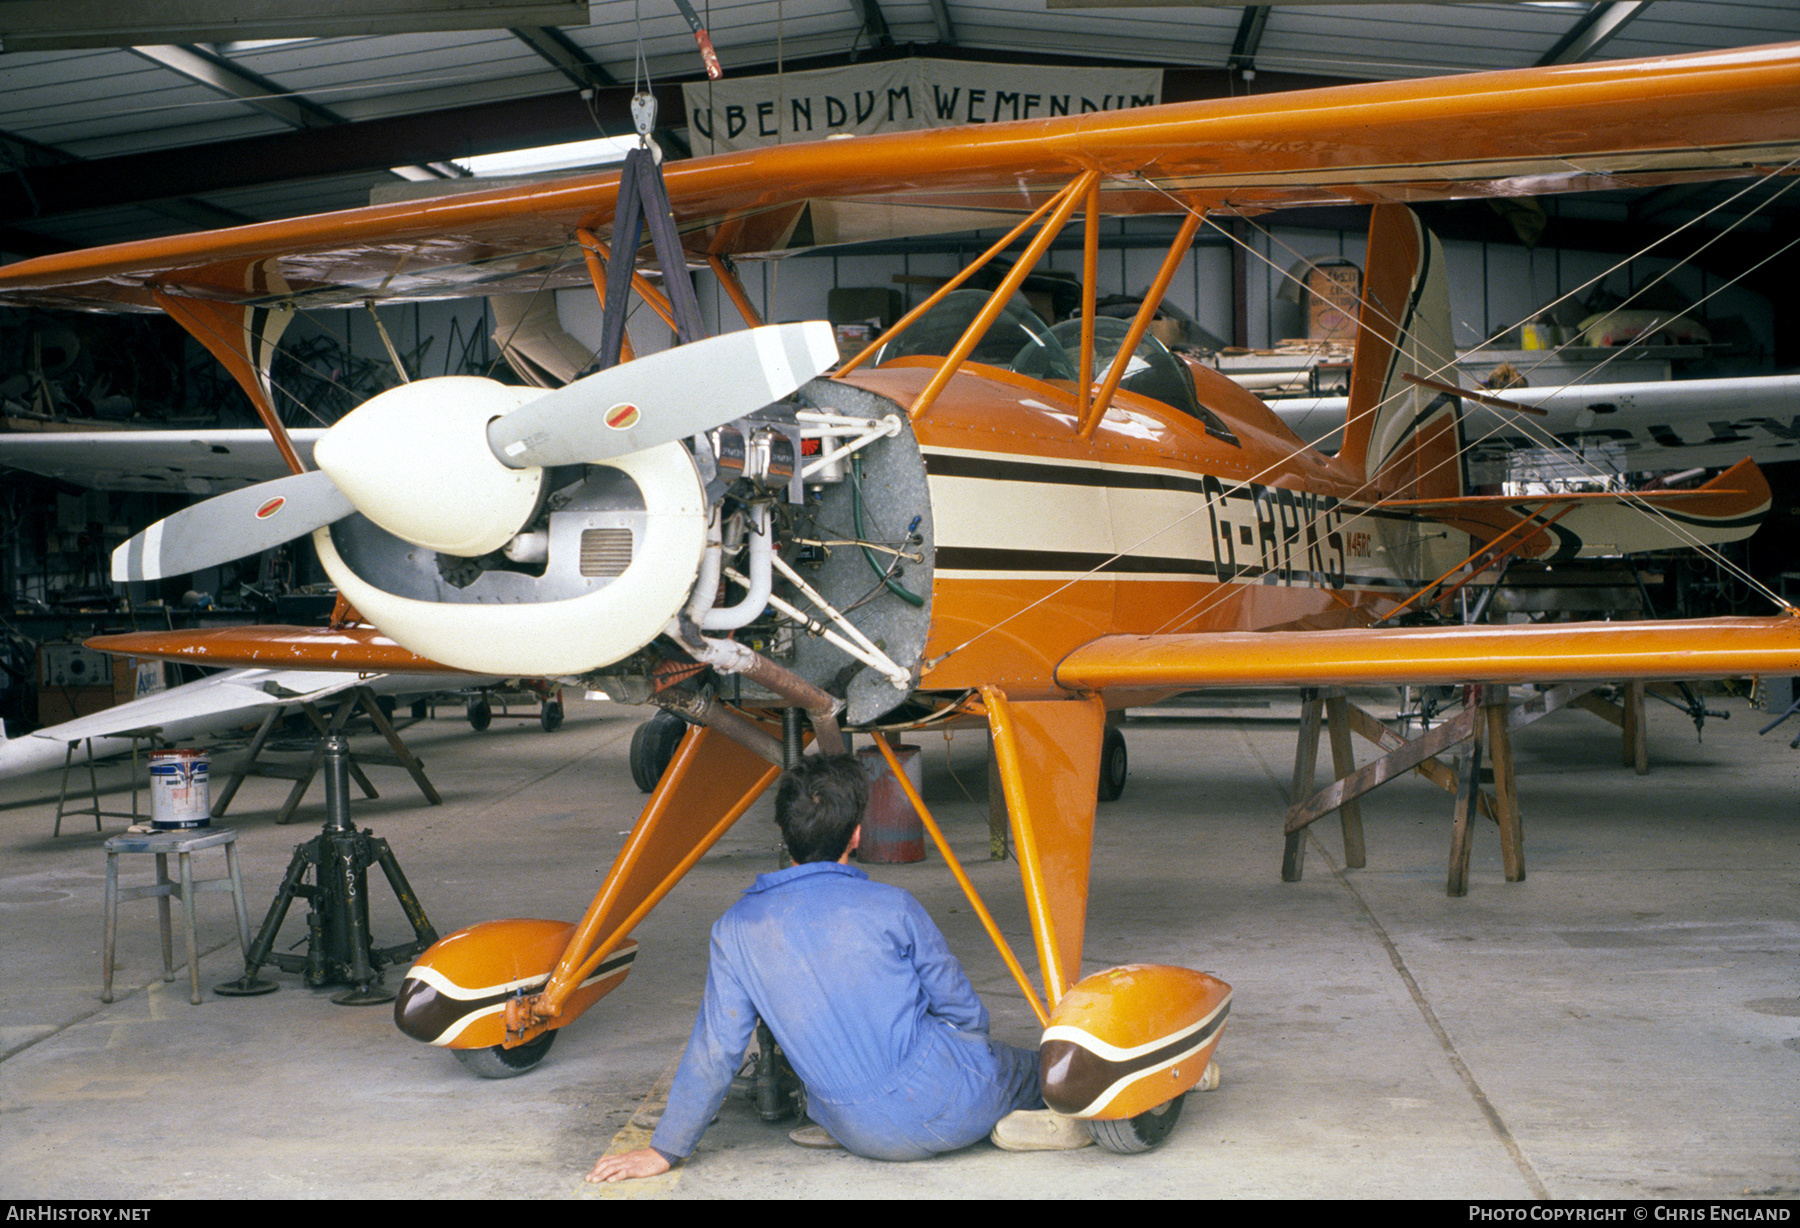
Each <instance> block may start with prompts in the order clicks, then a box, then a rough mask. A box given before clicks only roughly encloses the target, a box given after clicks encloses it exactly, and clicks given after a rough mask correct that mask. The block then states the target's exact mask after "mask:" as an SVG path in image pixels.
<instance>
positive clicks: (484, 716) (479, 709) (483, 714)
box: [457, 699, 494, 1053]
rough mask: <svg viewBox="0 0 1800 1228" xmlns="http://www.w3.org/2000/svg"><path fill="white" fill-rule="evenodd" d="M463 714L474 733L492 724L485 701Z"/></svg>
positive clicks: (491, 711) (473, 703)
mask: <svg viewBox="0 0 1800 1228" xmlns="http://www.w3.org/2000/svg"><path fill="white" fill-rule="evenodd" d="M464 712H465V715H467V716H468V718H469V728H471V729H473V730H474V731H475V732H476V733H480V732H481V731H482V730H484V729H486V728H487V727H488V726H489V725H491V724H493V723H494V708H493V705H491V704H489V703H488V701H487V700H486V699H471V700H470V701H469V706H468V707H467V708H466V709H465V710H464ZM457 1052H459V1053H460V1052H462V1050H460V1049H459V1050H457Z"/></svg>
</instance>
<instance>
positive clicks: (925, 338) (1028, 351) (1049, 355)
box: [874, 290, 1236, 443]
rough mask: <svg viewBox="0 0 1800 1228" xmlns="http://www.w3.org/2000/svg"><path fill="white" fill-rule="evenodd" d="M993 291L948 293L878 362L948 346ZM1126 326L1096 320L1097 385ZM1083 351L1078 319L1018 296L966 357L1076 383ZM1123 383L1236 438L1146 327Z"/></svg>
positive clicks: (1183, 368) (1091, 375) (1103, 318)
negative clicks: (1043, 313) (1051, 317)
mask: <svg viewBox="0 0 1800 1228" xmlns="http://www.w3.org/2000/svg"><path fill="white" fill-rule="evenodd" d="M988 298H989V296H988V293H987V292H986V291H983V290H957V291H954V292H952V293H950V294H948V295H945V296H944V300H943V302H941V303H939V304H938V305H937V306H935V307H933V308H932V309H931V310H930V311H928V312H926V313H925V314H924V315H923V316H921V317H920V318H919V319H917V320H915V321H913V323H912V325H911V326H910V327H909V328H907V329H906V331H904V332H902V333H901V334H900V335H899V336H898V337H896V338H894V339H893V340H892V341H889V342H887V343H885V344H884V345H883V346H882V347H881V348H880V349H879V350H877V351H876V352H875V360H874V361H875V365H877V366H879V365H880V364H882V363H884V362H890V361H892V360H893V359H896V358H902V357H905V356H907V355H912V354H924V355H931V356H934V357H941V356H943V355H946V354H948V353H949V352H950V351H951V350H952V349H954V348H955V346H956V343H957V341H958V339H959V338H961V337H962V335H963V333H964V332H965V331H966V330H967V329H968V327H969V324H970V323H971V322H972V321H973V320H974V319H975V317H976V315H977V314H978V313H979V312H980V311H981V310H982V308H984V307H986V306H987V304H988ZM1129 331H1130V327H1129V326H1128V325H1127V324H1126V322H1125V321H1124V320H1119V319H1115V318H1113V317H1110V316H1100V317H1097V318H1096V319H1095V320H1094V369H1093V371H1092V372H1090V373H1089V379H1090V381H1091V382H1092V383H1093V384H1095V385H1098V384H1099V383H1100V382H1101V381H1102V380H1104V379H1105V378H1106V372H1107V370H1108V369H1109V368H1110V367H1111V366H1112V363H1113V358H1114V357H1115V356H1116V355H1117V354H1118V352H1119V349H1120V347H1121V346H1123V345H1124V343H1125V337H1126V334H1127V333H1128V332H1129ZM1080 353H1081V321H1080V320H1064V321H1063V322H1062V323H1061V324H1058V325H1056V326H1055V327H1054V328H1051V327H1048V326H1046V325H1045V324H1044V322H1043V321H1042V320H1041V319H1039V318H1038V316H1037V314H1036V313H1035V312H1033V311H1032V310H1031V309H1030V308H1029V307H1026V306H1024V305H1023V303H1022V302H1021V301H1020V300H1014V302H1012V303H1009V304H1007V305H1006V306H1005V307H1003V308H1001V309H1000V314H999V315H998V316H997V317H995V319H994V322H993V324H991V325H990V326H989V327H988V330H987V333H986V334H985V335H984V336H983V337H982V339H981V341H980V342H979V343H978V344H977V345H976V346H975V350H974V352H973V353H972V354H970V355H969V357H970V359H971V360H972V361H974V362H980V363H986V364H987V365H988V366H990V367H1000V368H1002V369H1004V370H1007V371H1013V372H1017V373H1018V374H1020V375H1026V376H1030V377H1031V378H1033V379H1041V380H1066V381H1068V382H1070V383H1073V382H1074V381H1075V380H1076V379H1077V378H1078V377H1077V375H1076V367H1077V361H1078V360H1077V357H1076V356H1077V355H1079V354H1080ZM1119 386H1120V387H1121V388H1124V389H1126V390H1128V391H1130V392H1134V393H1136V394H1138V395H1139V396H1144V397H1149V398H1150V399H1152V400H1155V401H1161V402H1162V403H1163V404H1164V405H1167V406H1169V407H1170V408H1171V409H1176V410H1180V411H1181V412H1182V413H1184V414H1187V415H1189V416H1191V417H1193V418H1197V419H1198V420H1199V421H1200V422H1201V424H1202V425H1204V426H1205V427H1206V429H1207V431H1208V432H1209V433H1211V434H1213V435H1215V436H1217V437H1218V438H1220V439H1223V440H1226V441H1227V442H1231V443H1235V442H1236V439H1235V438H1234V437H1233V436H1232V434H1231V432H1230V430H1228V429H1227V428H1226V426H1225V423H1224V422H1223V421H1222V420H1221V419H1220V418H1219V417H1218V416H1217V415H1216V414H1214V413H1213V412H1212V411H1211V410H1209V409H1207V408H1206V407H1205V406H1204V405H1202V404H1200V400H1199V398H1198V397H1197V396H1195V394H1194V380H1193V376H1192V375H1190V374H1189V372H1188V370H1187V367H1186V366H1185V365H1183V363H1182V362H1181V360H1180V359H1178V358H1176V357H1175V355H1173V354H1171V353H1170V352H1169V350H1168V347H1167V346H1165V345H1163V343H1162V342H1160V341H1158V340H1157V339H1156V338H1155V337H1153V336H1151V335H1150V334H1148V333H1145V334H1144V336H1143V337H1142V338H1140V339H1139V341H1138V343H1137V346H1136V347H1135V348H1134V349H1133V350H1132V354H1131V362H1130V366H1129V367H1128V368H1127V370H1126V373H1125V378H1124V379H1123V380H1122V381H1120V384H1119Z"/></svg>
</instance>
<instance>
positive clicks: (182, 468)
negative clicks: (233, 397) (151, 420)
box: [0, 427, 325, 495]
mask: <svg viewBox="0 0 1800 1228" xmlns="http://www.w3.org/2000/svg"><path fill="white" fill-rule="evenodd" d="M324 433H325V432H324V430H323V429H322V428H316V427H308V428H306V429H305V430H297V431H290V432H288V435H289V438H291V439H292V440H293V441H294V446H295V447H296V448H297V449H299V452H300V455H301V456H303V457H308V458H310V457H311V456H312V446H313V444H315V443H317V442H318V440H319V436H321V435H323V434H324ZM0 466H5V467H9V468H13V469H23V470H24V471H25V472H27V473H41V474H43V475H44V476H45V477H51V478H60V479H61V480H63V481H65V482H73V483H74V484H75V485H77V486H87V487H91V488H92V489H95V490H139V491H150V492H171V491H172V492H175V493H178V494H190V495H218V494H223V493H225V492H226V491H228V490H236V489H238V488H239V487H241V486H249V485H251V484H252V483H255V482H263V481H267V480H268V479H270V478H278V477H283V476H285V475H286V474H287V472H288V468H287V466H286V465H285V464H283V463H282V459H281V452H280V449H279V448H277V446H276V444H275V441H274V439H272V438H270V436H269V432H267V431H265V430H263V429H262V428H261V427H253V428H250V429H248V430H222V431H184V430H172V431H16V432H13V431H9V432H6V433H5V434H0Z"/></svg>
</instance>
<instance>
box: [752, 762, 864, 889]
mask: <svg viewBox="0 0 1800 1228" xmlns="http://www.w3.org/2000/svg"><path fill="white" fill-rule="evenodd" d="M868 804H869V776H868V773H867V772H865V771H863V766H862V764H860V763H858V762H857V761H856V758H855V756H853V755H831V756H823V755H815V756H809V757H808V758H805V759H802V760H801V761H800V762H799V763H798V764H796V765H795V766H794V767H792V768H789V769H788V770H787V771H785V772H783V773H782V774H781V779H780V780H779V781H777V782H776V785H775V821H776V822H777V823H779V824H780V825H781V838H782V840H783V841H784V842H785V843H786V844H787V849H788V856H790V857H792V858H793V859H794V861H795V863H796V864H798V863H801V862H808V861H836V860H837V859H838V858H839V857H842V856H843V855H844V850H845V849H846V848H849V847H850V835H851V833H852V832H854V831H855V830H856V827H857V824H859V823H861V822H862V817H863V808H864V807H865V806H867V805H868Z"/></svg>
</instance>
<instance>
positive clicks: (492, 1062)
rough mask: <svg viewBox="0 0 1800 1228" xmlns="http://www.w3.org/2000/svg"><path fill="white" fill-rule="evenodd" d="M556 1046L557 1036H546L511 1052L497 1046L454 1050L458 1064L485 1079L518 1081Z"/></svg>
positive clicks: (516, 1046) (548, 1034) (512, 1049)
mask: <svg viewBox="0 0 1800 1228" xmlns="http://www.w3.org/2000/svg"><path fill="white" fill-rule="evenodd" d="M555 1043H556V1033H555V1032H545V1033H544V1034H543V1035H542V1036H540V1037H538V1038H537V1039H536V1040H528V1041H526V1042H525V1043H524V1044H522V1045H515V1046H514V1047H512V1048H511V1049H508V1048H506V1047H505V1046H504V1045H493V1046H491V1047H489V1048H486V1049H453V1050H451V1052H453V1053H455V1054H456V1060H457V1061H459V1062H461V1063H462V1064H463V1065H464V1066H466V1067H468V1069H469V1070H471V1071H473V1072H474V1073H475V1074H477V1075H479V1076H480V1077H481V1078H483V1079H516V1078H518V1077H519V1076H520V1075H522V1074H524V1073H525V1072H526V1071H527V1070H530V1069H531V1068H532V1067H533V1066H536V1065H537V1064H538V1063H539V1062H541V1061H543V1060H544V1055H545V1054H546V1053H548V1052H550V1046H551V1045H553V1044H555Z"/></svg>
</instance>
